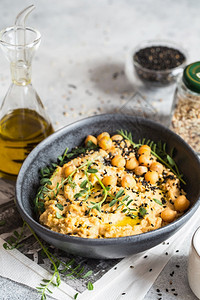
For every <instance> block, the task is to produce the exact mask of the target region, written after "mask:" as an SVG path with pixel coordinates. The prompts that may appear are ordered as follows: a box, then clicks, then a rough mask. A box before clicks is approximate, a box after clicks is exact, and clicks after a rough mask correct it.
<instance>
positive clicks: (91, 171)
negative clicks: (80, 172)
mask: <svg viewBox="0 0 200 300" xmlns="http://www.w3.org/2000/svg"><path fill="white" fill-rule="evenodd" d="M88 173H98V170H97V169H88Z"/></svg>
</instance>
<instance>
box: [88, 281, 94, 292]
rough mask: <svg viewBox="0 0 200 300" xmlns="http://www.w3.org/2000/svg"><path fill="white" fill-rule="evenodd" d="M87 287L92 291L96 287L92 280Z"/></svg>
mask: <svg viewBox="0 0 200 300" xmlns="http://www.w3.org/2000/svg"><path fill="white" fill-rule="evenodd" d="M87 288H88V290H89V291H92V290H93V289H94V286H93V284H92V282H91V281H89V282H88V284H87Z"/></svg>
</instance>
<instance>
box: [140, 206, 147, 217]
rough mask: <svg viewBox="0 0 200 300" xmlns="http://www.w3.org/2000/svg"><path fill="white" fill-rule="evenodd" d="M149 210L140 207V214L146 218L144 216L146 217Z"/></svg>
mask: <svg viewBox="0 0 200 300" xmlns="http://www.w3.org/2000/svg"><path fill="white" fill-rule="evenodd" d="M146 213H147V210H146V208H144V207H143V206H140V208H139V214H140V215H141V216H142V217H143V218H144V216H145V215H146Z"/></svg>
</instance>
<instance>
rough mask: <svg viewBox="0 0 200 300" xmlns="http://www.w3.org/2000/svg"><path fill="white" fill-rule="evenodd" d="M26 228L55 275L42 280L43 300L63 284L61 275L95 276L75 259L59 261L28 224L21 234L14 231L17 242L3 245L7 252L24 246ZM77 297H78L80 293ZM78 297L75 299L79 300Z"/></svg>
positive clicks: (40, 290) (40, 289) (40, 288)
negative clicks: (52, 288)
mask: <svg viewBox="0 0 200 300" xmlns="http://www.w3.org/2000/svg"><path fill="white" fill-rule="evenodd" d="M26 226H27V227H28V229H29V230H30V232H31V233H32V235H33V236H34V238H35V239H36V241H37V242H38V243H39V245H40V246H41V248H42V253H43V256H44V257H47V258H48V259H49V261H50V262H51V269H52V271H53V274H52V276H51V277H50V279H42V282H41V283H40V286H38V287H37V290H38V292H39V293H40V294H41V300H45V299H46V298H47V294H48V293H49V294H52V293H53V292H52V291H51V289H50V288H51V287H58V286H59V285H60V283H61V275H60V274H62V276H68V277H72V278H87V277H89V276H91V275H92V274H93V272H92V270H89V271H87V272H86V273H85V274H84V271H85V268H84V267H83V266H81V264H78V265H74V263H75V260H74V259H71V260H70V261H68V262H63V261H61V260H59V259H58V258H57V257H55V256H54V255H53V254H52V253H51V252H50V251H49V250H48V248H47V247H45V246H44V245H43V243H42V242H41V240H40V239H39V237H38V236H37V235H36V234H35V232H34V231H33V229H32V228H31V227H30V226H29V225H28V224H27V223H26V222H23V226H22V228H21V231H20V233H18V232H17V231H14V233H13V236H12V237H14V236H15V237H17V240H15V241H14V240H13V239H11V240H13V243H12V241H10V242H7V243H4V244H3V247H4V248H5V249H6V250H12V249H18V248H19V247H21V246H22V245H23V244H21V239H22V238H23V235H24V229H25V227H26ZM88 286H89V287H90V288H91V289H93V285H92V283H91V282H90V281H89V282H88V284H87V288H88ZM76 295H77V296H78V293H77V294H76ZM76 295H75V296H76ZM77 296H76V298H75V299H77Z"/></svg>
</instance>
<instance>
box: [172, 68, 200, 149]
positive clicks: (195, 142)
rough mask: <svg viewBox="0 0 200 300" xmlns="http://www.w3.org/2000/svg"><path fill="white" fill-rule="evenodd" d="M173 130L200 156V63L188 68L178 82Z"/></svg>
mask: <svg viewBox="0 0 200 300" xmlns="http://www.w3.org/2000/svg"><path fill="white" fill-rule="evenodd" d="M171 129H172V130H173V131H175V132H176V133H177V134H179V135H180V136H181V137H182V138H183V139H184V140H185V141H186V142H187V143H188V144H189V145H190V146H191V147H192V148H193V149H194V150H195V151H196V152H197V154H200V62H195V63H192V64H190V65H188V66H186V67H185V69H184V72H183V75H182V76H180V78H179V80H178V84H177V88H176V91H175V95H174V101H173V105H172V111H171Z"/></svg>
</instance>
